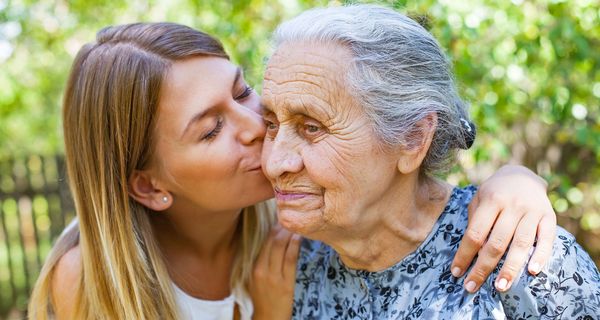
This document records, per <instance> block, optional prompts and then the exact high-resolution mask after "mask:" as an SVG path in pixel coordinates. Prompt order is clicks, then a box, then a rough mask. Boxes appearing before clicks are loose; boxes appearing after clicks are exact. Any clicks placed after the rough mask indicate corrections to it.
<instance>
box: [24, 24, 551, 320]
mask: <svg viewBox="0 0 600 320" xmlns="http://www.w3.org/2000/svg"><path fill="white" fill-rule="evenodd" d="M258 100H259V97H258V96H257V95H256V94H255V93H254V91H253V90H252V89H251V87H250V86H248V84H246V82H245V81H244V79H243V75H242V72H241V69H240V68H239V67H236V66H235V65H234V64H232V63H231V62H230V61H229V59H228V56H227V54H226V53H225V52H224V50H223V48H222V46H221V44H220V43H219V42H218V41H217V40H216V39H214V38H212V37H210V36H208V35H206V34H204V33H201V32H199V31H196V30H193V29H191V28H188V27H185V26H181V25H176V24H171V23H147V24H131V25H123V26H117V27H109V28H105V29H103V30H101V31H100V32H99V33H98V35H97V39H96V41H95V42H92V43H89V44H86V45H85V46H83V48H82V49H81V50H80V51H79V53H78V55H77V57H76V58H75V61H74V63H73V67H72V70H71V74H70V77H69V80H68V84H67V88H66V92H65V98H64V106H63V108H64V110H63V126H64V136H65V155H66V162H67V171H68V176H69V183H70V187H71V192H72V196H73V199H74V200H75V205H76V211H77V222H76V223H74V224H72V225H71V226H70V227H69V228H68V229H67V230H65V232H64V233H63V235H62V236H61V238H60V239H59V240H58V242H57V243H56V245H55V247H54V249H53V251H52V252H51V254H50V255H49V257H48V259H47V261H46V264H45V266H44V268H43V270H42V272H41V274H40V277H39V279H38V282H37V284H36V287H35V289H34V292H33V295H32V298H31V302H30V306H29V316H30V317H31V318H34V319H46V318H48V317H49V316H52V315H54V316H55V317H56V318H58V319H96V318H97V319H178V318H190V319H192V318H194V319H232V318H241V319H250V318H251V317H254V318H261V317H264V318H271V315H270V312H273V311H278V310H275V309H274V307H275V306H283V308H284V309H285V308H291V294H292V292H293V286H294V274H295V264H296V258H297V257H296V256H297V252H298V246H299V241H300V240H299V238H298V237H297V236H294V235H292V234H290V233H289V232H287V231H285V230H282V229H281V228H278V227H275V228H272V226H273V225H274V223H275V218H274V214H273V209H272V208H271V207H270V206H269V203H268V202H264V201H265V200H268V199H269V198H271V197H272V196H273V194H272V189H271V186H270V184H269V182H268V181H267V179H266V178H265V177H264V175H263V173H262V171H261V166H260V153H261V148H262V140H263V137H264V134H265V126H264V123H263V119H262V116H261V110H260V104H259V101H258ZM521 170H522V169H519V168H517V169H515V168H505V169H503V171H501V172H500V173H499V174H497V175H496V176H495V177H493V178H492V179H490V180H489V182H487V183H484V184H483V185H482V187H481V191H480V194H479V196H480V204H481V209H480V210H478V211H477V212H481V213H477V214H476V216H475V217H476V218H477V219H478V222H477V223H474V224H473V225H474V227H473V229H472V230H473V234H474V235H477V234H479V235H487V234H488V232H489V229H491V226H492V225H493V221H494V220H495V219H496V216H497V213H498V212H499V211H503V212H504V213H503V214H502V217H504V218H503V221H513V222H514V223H508V224H505V225H503V228H502V230H501V231H497V230H496V229H495V230H494V232H493V233H492V235H491V238H490V239H492V238H494V239H497V240H498V241H494V243H495V244H496V247H499V248H500V250H497V252H494V253H493V254H486V251H485V250H483V251H482V254H481V256H480V258H479V259H478V264H480V262H479V261H483V262H481V265H480V266H479V267H477V266H476V267H477V268H476V270H480V271H479V272H478V273H477V274H476V275H474V276H473V277H474V279H478V277H479V278H485V277H486V273H489V271H491V269H492V267H493V266H494V265H495V264H496V261H497V259H498V258H499V255H502V253H503V252H504V251H505V249H506V246H507V244H508V242H509V241H510V239H511V238H512V235H513V232H514V229H515V228H516V227H517V225H518V222H519V220H520V219H521V216H522V214H524V213H525V212H526V211H527V210H522V211H511V208H510V207H508V208H507V207H506V206H510V205H511V204H512V203H515V205H518V206H520V207H521V208H526V209H527V208H536V209H537V208H539V206H540V204H539V202H540V201H538V200H539V199H540V198H542V201H547V200H546V198H545V186H543V183H540V182H539V181H538V180H537V179H538V178H537V177H533V178H531V176H530V173H529V172H522V171H521ZM507 181H508V183H506V182H507ZM511 181H516V183H518V184H526V185H529V186H531V188H532V193H530V194H528V196H527V201H528V202H524V201H525V200H523V199H519V200H518V201H516V202H513V201H512V200H513V199H512V198H511V197H515V198H516V197H518V196H520V195H519V194H514V192H512V193H511V188H512V187H513V185H512V184H511V183H510V182H511ZM538 190H539V192H536V191H538ZM491 194H496V195H497V194H504V195H510V197H505V198H502V197H500V198H498V197H497V196H496V198H495V199H500V200H489V199H491V197H490V196H489V195H491ZM535 197H537V198H535ZM532 199H533V200H532ZM531 202H533V203H532V204H531V206H528V204H530V203H531ZM544 203H546V202H544ZM484 207H485V208H484ZM511 212H512V213H511ZM531 212H533V213H528V214H531V215H534V216H536V217H539V219H538V221H545V222H543V224H541V226H546V227H544V228H548V226H550V227H549V228H550V233H552V235H553V232H552V228H553V227H552V225H553V224H554V222H553V219H554V215H553V213H549V214H546V215H544V214H543V212H540V211H531ZM506 217H508V218H506ZM548 221H550V223H548ZM511 228H512V229H511ZM535 228H537V226H531V229H532V230H533V232H535ZM271 229H272V231H270V230H271ZM510 230H513V231H512V232H510ZM269 233H270V235H271V236H270V237H268V235H269ZM484 238H485V237H484ZM484 238H482V239H484ZM469 240H470V242H467V244H466V245H465V246H464V249H463V253H462V255H463V257H466V259H461V260H465V261H461V263H460V264H457V266H462V267H461V268H462V270H465V269H466V267H465V266H467V265H468V264H469V261H470V260H471V259H472V257H473V256H474V255H475V253H477V251H478V250H479V249H480V247H481V242H479V243H478V241H477V239H476V237H473V238H469ZM480 240H481V239H480ZM263 242H264V243H265V245H264V248H263V250H262V253H261V254H260V255H259V251H260V250H261V247H263ZM538 242H540V245H539V246H542V247H543V246H544V245H545V246H546V247H548V246H550V245H551V243H550V244H548V243H547V242H548V241H547V240H545V238H541V237H540V239H539V240H538ZM520 243H523V242H522V241H521V242H520ZM539 246H538V247H539ZM519 250H521V251H527V250H528V248H520V249H519ZM538 251H539V250H538ZM511 252H512V251H511ZM539 252H542V253H539V254H538V253H536V256H535V257H534V258H533V259H534V260H535V261H538V262H539V263H543V262H544V261H545V258H546V256H547V254H546V253H543V250H541V251H539ZM520 260H521V261H518V262H517V263H518V266H521V264H522V260H523V259H520ZM255 261H256V268H255V269H254V272H253V264H254V262H255ZM459 269H460V268H459ZM457 272H460V271H457ZM515 272H516V271H515ZM253 273H254V275H255V276H256V278H255V279H256V280H255V281H250V280H251V276H252V274H253ZM478 281H479V280H478ZM480 281H483V279H481V280H480ZM248 291H251V292H252V293H253V297H254V301H250V298H249V294H248ZM284 311H285V310H284Z"/></svg>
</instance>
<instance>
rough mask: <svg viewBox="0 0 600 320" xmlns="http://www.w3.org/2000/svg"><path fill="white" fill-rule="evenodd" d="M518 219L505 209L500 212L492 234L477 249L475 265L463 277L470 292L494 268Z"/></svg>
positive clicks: (477, 286) (477, 287)
mask: <svg viewBox="0 0 600 320" xmlns="http://www.w3.org/2000/svg"><path fill="white" fill-rule="evenodd" d="M519 220H520V219H519V218H517V215H515V214H511V213H510V212H506V210H504V211H503V212H502V214H501V215H500V217H499V218H498V220H497V221H496V224H495V225H494V230H492V234H491V235H490V237H489V239H488V240H487V241H486V242H485V244H484V246H483V248H482V249H481V250H480V251H479V255H478V257H477V261H476V262H475V265H474V266H473V268H472V269H471V271H470V272H469V274H468V275H467V277H466V278H465V282H464V283H465V289H466V290H467V291H469V292H471V293H473V292H475V291H477V290H478V289H479V287H480V286H481V284H482V283H483V282H484V281H485V280H486V279H487V278H488V276H489V275H490V273H491V272H492V271H493V270H494V268H495V267H496V265H497V264H498V262H499V261H500V258H502V255H503V254H504V252H505V251H506V248H507V247H508V244H509V242H510V240H511V239H512V237H513V234H514V232H515V230H516V227H517V224H518V223H519Z"/></svg>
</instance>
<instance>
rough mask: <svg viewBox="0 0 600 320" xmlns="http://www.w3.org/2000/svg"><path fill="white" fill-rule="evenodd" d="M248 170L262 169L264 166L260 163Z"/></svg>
mask: <svg viewBox="0 0 600 320" xmlns="http://www.w3.org/2000/svg"><path fill="white" fill-rule="evenodd" d="M248 171H262V166H261V165H258V166H254V167H251V168H250V169H248Z"/></svg>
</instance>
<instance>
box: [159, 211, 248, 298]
mask: <svg viewBox="0 0 600 320" xmlns="http://www.w3.org/2000/svg"><path fill="white" fill-rule="evenodd" d="M176 209H178V208H177V207H172V208H171V209H170V210H169V211H168V212H165V213H154V214H153V215H152V218H151V221H152V225H153V229H154V232H155V235H156V238H157V241H158V245H159V247H160V249H161V251H162V254H163V257H164V261H165V264H166V267H167V270H168V272H169V276H170V277H171V280H172V281H173V282H174V283H175V284H176V285H177V286H178V287H179V288H181V289H182V290H183V291H184V292H186V293H187V294H189V295H191V296H193V297H196V298H201V299H209V300H220V299H224V298H225V297H227V296H228V295H229V294H230V293H231V291H230V278H231V271H232V268H233V264H234V261H235V257H236V253H237V250H238V238H239V236H238V234H239V231H238V225H239V222H240V219H241V216H240V215H241V209H239V210H231V211H223V212H199V211H197V210H176ZM179 209H180V208H179Z"/></svg>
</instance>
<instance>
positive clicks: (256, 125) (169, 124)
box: [154, 57, 273, 211]
mask: <svg viewBox="0 0 600 320" xmlns="http://www.w3.org/2000/svg"><path fill="white" fill-rule="evenodd" d="M156 135H157V145H156V153H155V161H154V162H155V163H156V166H157V167H158V168H159V169H158V170H157V171H158V172H159V177H160V180H161V181H162V182H163V185H164V186H165V187H166V189H167V190H168V191H169V192H170V193H171V195H172V196H173V206H176V207H181V208H187V209H192V210H204V211H225V210H232V209H234V210H235V209H240V208H243V207H245V206H249V205H252V204H255V203H257V202H259V201H262V200H265V199H268V198H270V197H272V196H273V194H272V192H273V191H272V188H271V185H270V184H269V181H268V180H267V179H266V178H265V176H264V175H263V172H262V169H261V162H260V156H261V149H262V144H263V138H264V135H265V125H264V122H263V119H262V116H261V110H260V104H259V97H258V95H257V94H256V93H255V92H254V91H253V90H252V89H251V88H250V87H249V86H248V84H246V82H245V80H244V78H243V75H242V73H241V70H240V68H238V67H237V66H235V65H233V64H232V63H231V62H229V61H228V60H226V59H223V58H218V57H195V58H190V59H187V60H184V61H179V62H176V63H174V64H173V65H172V67H171V69H170V70H169V73H168V75H167V77H166V78H165V80H164V81H163V88H162V90H161V97H160V101H159V116H158V120H157V128H156Z"/></svg>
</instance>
